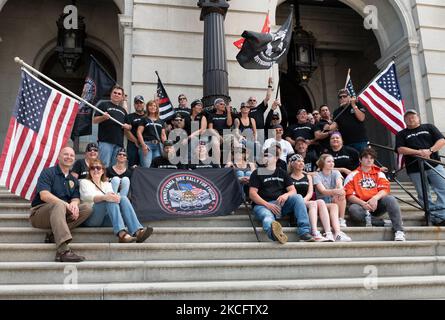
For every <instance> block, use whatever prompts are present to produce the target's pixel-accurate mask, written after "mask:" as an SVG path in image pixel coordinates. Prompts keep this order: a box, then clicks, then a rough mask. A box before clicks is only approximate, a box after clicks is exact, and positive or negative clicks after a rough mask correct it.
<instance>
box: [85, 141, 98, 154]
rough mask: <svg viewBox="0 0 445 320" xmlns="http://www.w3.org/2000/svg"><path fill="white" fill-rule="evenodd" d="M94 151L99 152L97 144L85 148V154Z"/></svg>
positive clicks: (91, 143) (92, 143) (89, 144)
mask: <svg viewBox="0 0 445 320" xmlns="http://www.w3.org/2000/svg"><path fill="white" fill-rule="evenodd" d="M93 149H94V150H96V151H99V147H98V146H97V143H96V142H90V143H88V144H87V147H86V148H85V152H89V151H92V150H93Z"/></svg>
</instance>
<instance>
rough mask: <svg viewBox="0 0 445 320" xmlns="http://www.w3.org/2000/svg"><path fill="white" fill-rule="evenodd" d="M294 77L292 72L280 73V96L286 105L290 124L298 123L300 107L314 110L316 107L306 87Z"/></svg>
mask: <svg viewBox="0 0 445 320" xmlns="http://www.w3.org/2000/svg"><path fill="white" fill-rule="evenodd" d="M292 77H293V75H292V74H287V73H282V74H281V75H280V98H281V103H282V104H283V106H285V107H286V111H287V116H288V120H289V124H294V123H296V121H297V111H298V109H306V110H307V111H308V112H312V111H313V109H314V108H315V106H313V105H312V102H311V99H310V97H309V95H308V94H307V92H306V90H305V88H303V87H302V86H300V85H299V84H298V83H297V82H296V81H295V79H294V78H292Z"/></svg>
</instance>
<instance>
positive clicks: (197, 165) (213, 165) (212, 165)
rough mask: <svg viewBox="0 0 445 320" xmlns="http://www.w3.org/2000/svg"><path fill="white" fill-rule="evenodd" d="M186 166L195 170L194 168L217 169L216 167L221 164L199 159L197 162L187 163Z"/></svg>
mask: <svg viewBox="0 0 445 320" xmlns="http://www.w3.org/2000/svg"><path fill="white" fill-rule="evenodd" d="M187 168H188V169H189V170H195V169H213V168H215V169H217V168H221V166H220V165H219V164H216V163H208V164H206V163H203V162H202V161H201V160H200V161H199V163H194V164H189V165H187Z"/></svg>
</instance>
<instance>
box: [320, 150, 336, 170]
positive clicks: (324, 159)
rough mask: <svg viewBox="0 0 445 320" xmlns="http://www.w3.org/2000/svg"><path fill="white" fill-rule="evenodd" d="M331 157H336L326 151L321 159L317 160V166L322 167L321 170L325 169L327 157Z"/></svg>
mask: <svg viewBox="0 0 445 320" xmlns="http://www.w3.org/2000/svg"><path fill="white" fill-rule="evenodd" d="M329 157H331V158H332V159H334V157H333V156H332V155H330V154H327V153H324V154H322V155H321V156H320V159H318V160H317V167H319V168H320V170H323V168H324V165H325V164H326V159H327V158H329Z"/></svg>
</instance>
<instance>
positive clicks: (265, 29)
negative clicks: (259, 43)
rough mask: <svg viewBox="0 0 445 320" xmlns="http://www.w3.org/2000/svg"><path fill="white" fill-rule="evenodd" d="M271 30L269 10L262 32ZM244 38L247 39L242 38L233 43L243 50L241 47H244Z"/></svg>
mask: <svg viewBox="0 0 445 320" xmlns="http://www.w3.org/2000/svg"><path fill="white" fill-rule="evenodd" d="M269 32H270V20H269V11H268V12H267V15H266V20H264V25H263V29H261V33H269ZM244 40H245V39H244V38H241V39H239V40H236V41H235V42H234V43H233V44H234V45H235V47H237V48H238V49H240V50H241V48H242V47H243V43H244Z"/></svg>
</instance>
